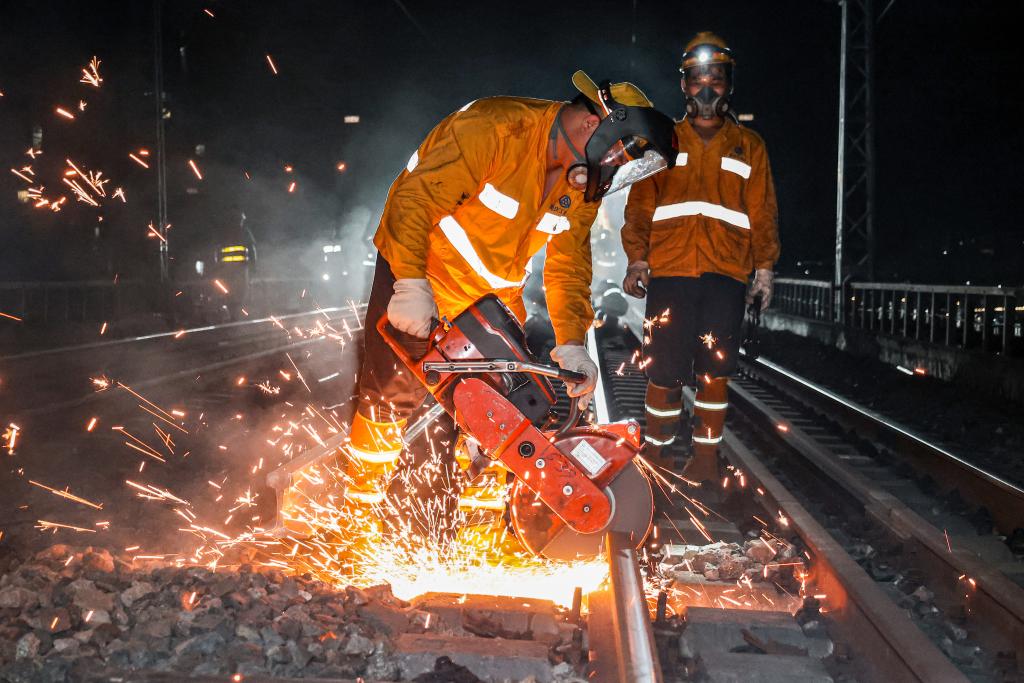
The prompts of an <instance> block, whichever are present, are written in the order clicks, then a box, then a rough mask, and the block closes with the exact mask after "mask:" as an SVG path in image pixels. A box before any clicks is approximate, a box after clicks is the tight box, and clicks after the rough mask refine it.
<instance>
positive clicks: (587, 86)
mask: <svg viewBox="0 0 1024 683" xmlns="http://www.w3.org/2000/svg"><path fill="white" fill-rule="evenodd" d="M572 84H573V85H575V86H576V89H577V90H579V91H580V92H581V93H583V94H584V95H586V96H587V98H588V99H590V100H591V101H592V102H594V103H595V104H601V97H600V95H598V87H597V83H594V79H592V78H591V77H590V76H588V75H587V74H586V73H584V72H583V71H582V70H580V71H577V72H576V73H574V74H573V75H572ZM611 92H612V98H613V99H614V100H615V101H616V102H618V103H619V104H624V105H626V106H627V107H653V106H654V104H653V103H652V102H651V101H650V100H649V99H647V95H644V93H643V91H642V90H641V89H640V88H638V87H636V86H635V85H633V84H632V83H612V86H611Z"/></svg>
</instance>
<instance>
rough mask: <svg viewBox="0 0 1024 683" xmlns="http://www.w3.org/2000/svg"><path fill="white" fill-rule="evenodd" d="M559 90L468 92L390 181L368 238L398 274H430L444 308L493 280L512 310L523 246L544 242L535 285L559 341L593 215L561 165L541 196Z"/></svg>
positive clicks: (577, 335) (531, 249)
mask: <svg viewBox="0 0 1024 683" xmlns="http://www.w3.org/2000/svg"><path fill="white" fill-rule="evenodd" d="M563 104H564V103H562V102H550V101H547V100H534V99H526V98H518V97H493V98H487V99H482V100H476V101H475V102H471V103H470V104H468V105H466V106H465V107H463V108H462V109H460V110H459V111H457V112H455V113H454V114H452V115H450V116H448V117H447V118H445V119H444V120H443V121H441V123H440V124H438V126H437V127H436V128H434V130H433V131H431V133H430V135H428V136H427V139H426V140H424V141H423V144H421V145H420V147H419V149H417V150H416V152H414V153H413V155H412V158H411V159H409V163H408V165H407V166H406V168H405V170H404V171H403V172H402V173H401V175H399V176H398V178H397V179H396V180H395V182H394V184H393V185H392V186H391V190H390V191H389V192H388V199H387V204H385V206H384V213H383V215H382V216H381V221H380V226H379V227H378V228H377V233H376V235H375V236H374V240H373V242H374V244H375V245H376V246H377V249H379V250H380V252H381V254H382V255H383V256H384V258H385V260H387V262H388V264H389V265H390V266H391V270H392V271H393V272H394V274H395V277H396V278H424V277H425V278H427V280H429V281H430V285H431V287H432V288H433V290H434V298H435V300H436V301H437V306H438V310H439V312H440V314H441V315H442V316H445V317H447V318H448V319H449V320H451V319H452V318H454V317H455V316H456V315H458V314H459V313H460V312H462V310H463V309H465V308H466V307H467V306H469V305H470V304H471V303H473V302H474V301H476V300H477V299H478V298H480V297H481V296H483V295H484V294H487V293H488V292H494V293H495V294H496V295H498V296H499V297H500V298H501V299H502V300H503V301H504V302H505V303H506V304H507V305H508V306H509V308H511V309H512V311H513V312H514V313H515V314H516V316H517V317H518V318H519V319H520V321H524V320H525V318H526V309H525V306H524V304H523V299H522V292H523V286H524V285H525V283H526V279H527V277H528V276H529V272H528V270H527V268H528V266H529V263H530V258H531V257H532V256H533V255H534V254H536V253H537V252H538V251H540V250H541V249H542V248H544V247H545V245H546V246H547V252H546V259H545V264H544V288H545V291H546V297H547V304H548V312H549V314H550V316H551V322H552V325H553V326H554V329H555V337H556V340H557V342H558V343H559V344H563V343H565V342H568V341H583V339H584V337H585V335H586V331H587V329H588V328H589V327H590V324H591V323H592V322H593V319H594V311H593V309H592V308H591V303H590V280H591V268H592V266H591V260H590V227H591V225H592V224H593V222H594V218H595V217H596V215H597V208H598V204H599V203H598V202H593V203H590V204H586V203H584V201H583V193H582V192H579V191H576V190H573V189H572V188H571V187H569V185H568V183H567V182H566V180H565V178H564V177H562V178H560V179H559V181H558V182H557V183H556V184H555V186H554V187H553V188H552V189H551V191H550V192H549V193H548V195H547V196H546V197H545V196H544V180H545V167H546V158H547V156H546V155H547V148H548V144H549V140H550V138H549V135H550V132H551V126H552V124H553V123H554V121H555V116H556V115H557V114H558V111H559V109H560V108H561V107H562V106H563Z"/></svg>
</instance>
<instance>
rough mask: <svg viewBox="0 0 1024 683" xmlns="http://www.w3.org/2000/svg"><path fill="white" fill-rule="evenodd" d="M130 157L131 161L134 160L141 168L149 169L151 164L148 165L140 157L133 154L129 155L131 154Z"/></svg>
mask: <svg viewBox="0 0 1024 683" xmlns="http://www.w3.org/2000/svg"><path fill="white" fill-rule="evenodd" d="M128 156H129V158H131V160H132V161H134V162H135V163H137V164H138V165H139V166H141V167H142V168H149V164H147V163H146V162H145V161H143V160H142V159H140V158H139V157H137V156H135V154H133V153H129V154H128Z"/></svg>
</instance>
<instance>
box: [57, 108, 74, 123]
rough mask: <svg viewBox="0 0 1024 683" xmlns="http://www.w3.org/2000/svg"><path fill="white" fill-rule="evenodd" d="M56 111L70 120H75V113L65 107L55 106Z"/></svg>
mask: <svg viewBox="0 0 1024 683" xmlns="http://www.w3.org/2000/svg"><path fill="white" fill-rule="evenodd" d="M57 113H58V114H60V115H61V116H63V117H64V118H66V119H71V120H72V121H74V120H75V115H74V114H72V113H71V112H69V111H68V110H67V109H64V108H63V107H57Z"/></svg>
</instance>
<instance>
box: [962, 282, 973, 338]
mask: <svg viewBox="0 0 1024 683" xmlns="http://www.w3.org/2000/svg"><path fill="white" fill-rule="evenodd" d="M970 304H971V295H970V294H968V293H967V292H964V298H963V299H962V300H961V305H960V324H961V325H963V326H964V331H963V335H962V339H961V342H960V345H961V348H964V349H966V348H967V342H968V341H969V340H970V332H969V330H970V329H971V327H972V326H973V325H974V313H973V311H971V305H970ZM968 316H970V318H968Z"/></svg>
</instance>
